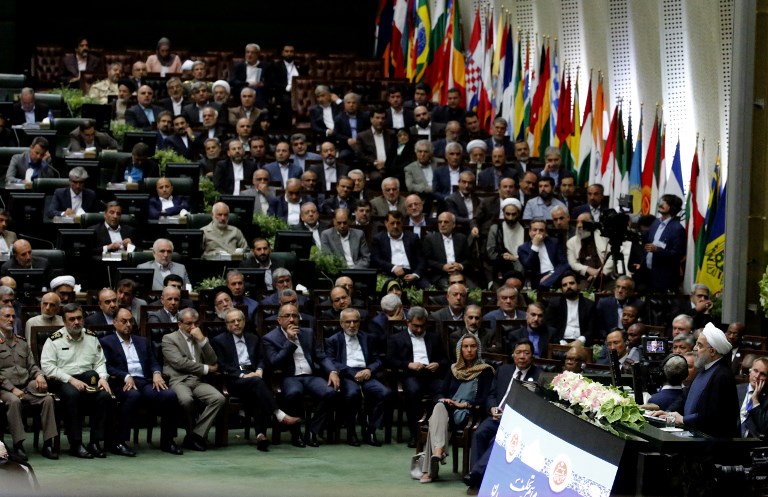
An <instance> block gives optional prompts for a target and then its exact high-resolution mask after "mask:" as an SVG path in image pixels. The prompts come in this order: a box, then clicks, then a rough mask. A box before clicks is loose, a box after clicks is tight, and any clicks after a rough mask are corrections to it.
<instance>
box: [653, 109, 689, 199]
mask: <svg viewBox="0 0 768 497" xmlns="http://www.w3.org/2000/svg"><path fill="white" fill-rule="evenodd" d="M659 128H661V160H659V176H658V186H657V187H656V188H655V189H654V190H653V191H652V192H651V194H652V196H651V209H652V214H656V209H657V205H658V202H659V197H661V196H662V195H663V194H664V193H666V191H667V182H668V181H669V173H668V172H667V128H666V126H664V112H663V111H662V112H661V115H660V116H659ZM679 169H680V168H678V176H679V177H680V191H681V192H682V181H683V172H682V170H679ZM655 174H656V173H654V176H655ZM680 198H684V197H683V195H682V193H681V195H680Z"/></svg>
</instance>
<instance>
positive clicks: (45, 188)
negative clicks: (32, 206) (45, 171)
mask: <svg viewBox="0 0 768 497" xmlns="http://www.w3.org/2000/svg"><path fill="white" fill-rule="evenodd" d="M67 186H69V178H37V179H35V180H33V181H32V189H33V190H34V191H36V192H40V193H45V194H46V195H53V192H55V191H56V190H57V189H59V188H65V187H67Z"/></svg>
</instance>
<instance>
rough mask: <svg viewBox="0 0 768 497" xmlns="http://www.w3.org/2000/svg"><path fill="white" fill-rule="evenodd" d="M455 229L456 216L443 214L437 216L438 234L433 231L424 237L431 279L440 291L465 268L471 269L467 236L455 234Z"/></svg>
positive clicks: (425, 254)
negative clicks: (455, 274)
mask: <svg viewBox="0 0 768 497" xmlns="http://www.w3.org/2000/svg"><path fill="white" fill-rule="evenodd" d="M455 227H456V216H454V215H453V214H451V213H450V212H443V213H441V214H440V215H439V216H437V229H438V232H434V231H433V232H431V233H427V234H426V236H423V237H422V239H423V242H422V246H423V248H424V257H425V259H426V260H427V268H428V269H429V279H430V281H432V284H433V285H435V287H437V289H438V290H442V289H443V288H447V287H448V277H449V276H450V275H451V274H454V273H461V272H463V271H464V267H465V266H466V267H467V269H469V264H470V262H471V261H470V252H469V241H468V240H467V236H466V235H465V234H463V233H457V232H455V231H454V228H455ZM469 285H470V286H472V285H473V283H469Z"/></svg>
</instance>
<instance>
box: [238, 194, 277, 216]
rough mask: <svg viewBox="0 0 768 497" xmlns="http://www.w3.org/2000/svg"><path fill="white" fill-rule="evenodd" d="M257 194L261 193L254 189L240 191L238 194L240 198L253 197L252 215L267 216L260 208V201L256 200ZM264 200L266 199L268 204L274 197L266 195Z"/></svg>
mask: <svg viewBox="0 0 768 497" xmlns="http://www.w3.org/2000/svg"><path fill="white" fill-rule="evenodd" d="M259 193H261V192H260V191H259V190H257V189H256V188H249V189H247V190H243V191H241V192H240V196H241V197H253V213H254V214H267V213H266V212H264V211H263V210H262V208H261V200H259V199H258V198H256V197H257V195H258V194H259ZM266 198H267V203H269V202H270V201H271V200H272V199H273V198H275V197H273V196H272V195H266Z"/></svg>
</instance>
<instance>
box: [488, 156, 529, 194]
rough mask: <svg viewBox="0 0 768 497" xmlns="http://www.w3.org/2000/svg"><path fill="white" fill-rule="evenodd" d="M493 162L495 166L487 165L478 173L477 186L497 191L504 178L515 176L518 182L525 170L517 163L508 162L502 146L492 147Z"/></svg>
mask: <svg viewBox="0 0 768 497" xmlns="http://www.w3.org/2000/svg"><path fill="white" fill-rule="evenodd" d="M491 164H492V165H493V167H487V168H485V169H483V170H482V171H480V173H479V174H478V175H477V187H478V188H480V189H483V190H488V191H496V190H498V189H499V182H500V181H501V180H502V178H514V180H515V182H516V183H517V182H519V181H520V177H521V176H522V175H523V171H522V170H521V169H520V167H519V166H518V165H517V164H514V163H512V164H510V163H508V162H507V158H506V156H505V155H504V149H503V148H501V147H496V148H493V149H491Z"/></svg>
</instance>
